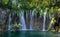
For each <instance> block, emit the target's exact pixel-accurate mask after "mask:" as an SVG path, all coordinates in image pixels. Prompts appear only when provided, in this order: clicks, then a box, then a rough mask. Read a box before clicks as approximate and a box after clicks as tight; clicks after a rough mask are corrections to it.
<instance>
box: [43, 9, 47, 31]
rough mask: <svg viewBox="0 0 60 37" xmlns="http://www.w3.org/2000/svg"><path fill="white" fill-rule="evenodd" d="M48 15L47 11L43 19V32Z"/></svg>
mask: <svg viewBox="0 0 60 37" xmlns="http://www.w3.org/2000/svg"><path fill="white" fill-rule="evenodd" d="M46 13H47V11H46V10H45V12H44V19H43V31H45V22H46Z"/></svg>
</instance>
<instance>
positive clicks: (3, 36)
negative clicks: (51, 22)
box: [0, 31, 60, 37]
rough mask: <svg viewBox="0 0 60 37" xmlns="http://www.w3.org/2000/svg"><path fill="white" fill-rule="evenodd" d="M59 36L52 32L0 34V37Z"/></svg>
mask: <svg viewBox="0 0 60 37" xmlns="http://www.w3.org/2000/svg"><path fill="white" fill-rule="evenodd" d="M58 35H60V34H57V33H52V32H42V31H40V32H37V31H19V32H5V33H2V34H0V37H60V36H58Z"/></svg>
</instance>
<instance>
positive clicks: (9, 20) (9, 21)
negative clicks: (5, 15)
mask: <svg viewBox="0 0 60 37" xmlns="http://www.w3.org/2000/svg"><path fill="white" fill-rule="evenodd" d="M10 23H11V13H10V14H9V19H8V30H10V28H11V27H10Z"/></svg>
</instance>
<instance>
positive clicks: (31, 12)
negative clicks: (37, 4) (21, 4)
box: [30, 11, 34, 30]
mask: <svg viewBox="0 0 60 37" xmlns="http://www.w3.org/2000/svg"><path fill="white" fill-rule="evenodd" d="M33 15H34V11H30V30H33V28H32V23H33Z"/></svg>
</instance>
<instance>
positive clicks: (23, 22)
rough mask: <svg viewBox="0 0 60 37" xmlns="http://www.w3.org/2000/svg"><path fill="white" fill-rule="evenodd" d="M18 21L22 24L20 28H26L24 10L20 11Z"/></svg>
mask: <svg viewBox="0 0 60 37" xmlns="http://www.w3.org/2000/svg"><path fill="white" fill-rule="evenodd" d="M20 22H21V24H22V28H21V29H20V30H26V24H25V19H24V11H21V14H20Z"/></svg>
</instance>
